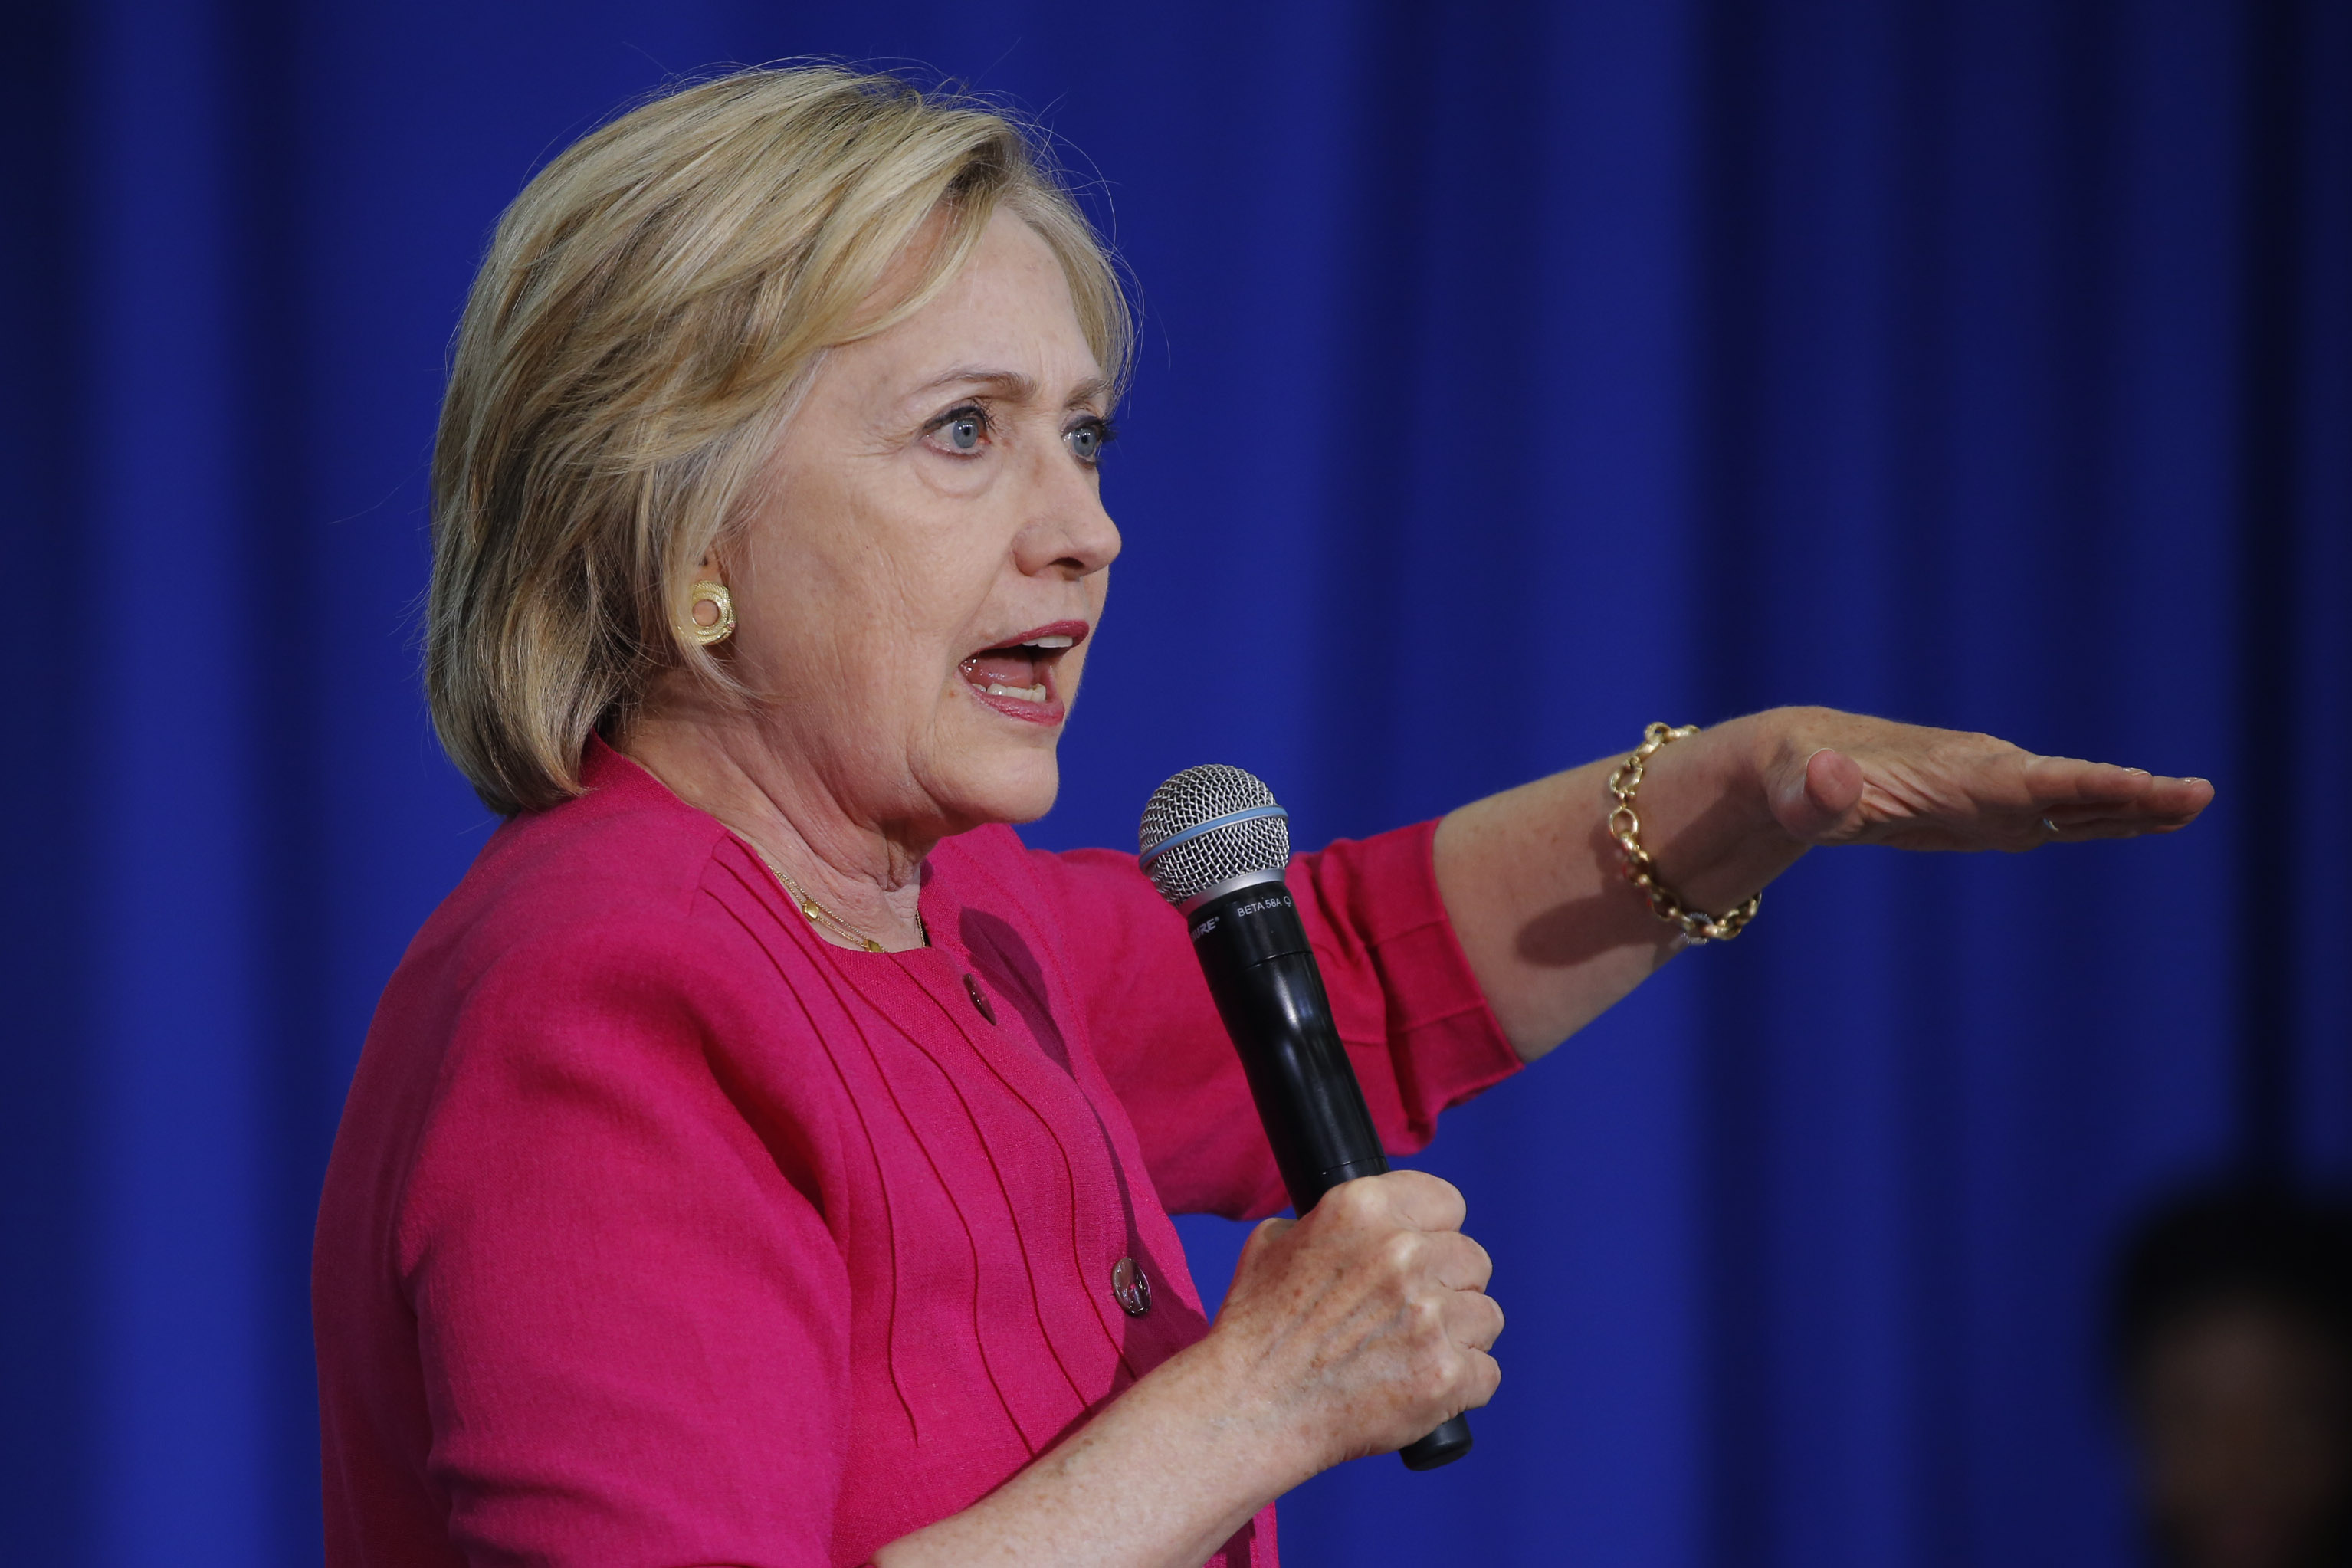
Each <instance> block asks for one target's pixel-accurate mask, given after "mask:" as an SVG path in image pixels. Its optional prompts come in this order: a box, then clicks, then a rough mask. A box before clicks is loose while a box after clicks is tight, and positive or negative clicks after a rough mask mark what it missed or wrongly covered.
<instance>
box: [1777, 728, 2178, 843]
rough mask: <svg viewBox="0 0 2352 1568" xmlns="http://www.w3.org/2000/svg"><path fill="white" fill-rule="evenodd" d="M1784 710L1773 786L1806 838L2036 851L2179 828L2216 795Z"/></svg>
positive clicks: (1949, 738)
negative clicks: (2058, 844) (2045, 823)
mask: <svg viewBox="0 0 2352 1568" xmlns="http://www.w3.org/2000/svg"><path fill="white" fill-rule="evenodd" d="M1781 717H1782V729H1781V733H1780V737H1779V741H1778V744H1777V745H1776V747H1775V749H1774V754H1773V755H1772V756H1771V757H1770V758H1769V760H1768V761H1767V763H1765V767H1764V782H1765V794H1766V798H1767V799H1768V800H1769V803H1770V805H1771V809H1772V815H1773V816H1774V818H1775V819H1776V820H1777V821H1778V822H1779V823H1780V826H1782V827H1783V828H1784V829H1786V830H1787V831H1788V832H1789V833H1790V835H1791V836H1792V837H1795V838H1796V839H1797V840H1798V841H1799V842H1800V843H1804V844H1885V845H1889V846H1892V847H1895V848H1898V849H2006V850H2021V849H2032V848H2035V847H2040V846H2042V845H2044V844H2048V843H2051V842H2053V838H2054V839H2056V840H2058V841H2073V840H2077V839H2085V838H2129V837H2137V836H2138V835H2141V834H2147V833H2171V832H2174V831H2176V830H2178V829H2179V828H2182V827H2186V826H2188V825H2189V823H2190V822H2191V821H2193V820H2195V818H2196V816H2197V814H2198V813H2199V812H2200V811H2202V810H2204V809H2205V806H2206V804H2207V803H2208V802H2209V801H2210V800H2211V799H2212V798H2213V786H2212V785H2211V784H2208V783H2206V782H2205V781H2204V780H2203V779H2194V778H2166V777H2163V776H2160V775H2158V774H2154V773H2147V772H2146V771H2145V770H2143V769H2139V768H2126V767H2119V766H2117V765H2116V764H2115V763H2091V762H2084V761H2083V760H2081V759H2080V758H2076V757H2045V756H2040V755H2037V754H2035V753H2034V752H2029V751H2026V750H2025V749H2024V748H2023V747H2021V746H2015V745H2011V743H2010V742H2007V741H2003V740H1999V739H1996V738H1995V737H1993V736H1991V735H1979V734H1974V733H1970V732H1968V731H1959V730H1935V729H1929V728H1927V727H1926V726H1924V725H1919V724H1899V723H1896V722H1895V721H1892V720H1886V719H1873V718H1869V717H1867V716H1865V715H1863V714H1858V713H1841V712H1837V711H1834V710H1830V709H1826V708H1808V709H1794V710H1783V712H1782V715H1781ZM2045 818H2047V819H2048V823H2049V826H2043V821H2044V819H2045ZM2052 827H2054V828H2055V829H2056V830H2057V831H2056V833H2055V834H2054V835H2053V833H2052V832H2051V828H2052Z"/></svg>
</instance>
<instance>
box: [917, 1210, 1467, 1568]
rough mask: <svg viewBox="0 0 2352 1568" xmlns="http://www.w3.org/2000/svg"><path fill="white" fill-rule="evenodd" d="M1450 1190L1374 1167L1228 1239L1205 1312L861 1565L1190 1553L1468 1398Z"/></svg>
mask: <svg viewBox="0 0 2352 1568" xmlns="http://www.w3.org/2000/svg"><path fill="white" fill-rule="evenodd" d="M1462 1215H1463V1205H1462V1194H1460V1193H1458V1192H1456V1191H1454V1188H1453V1187H1452V1186H1451V1185H1450V1184H1447V1183H1444V1182H1441V1181H1439V1180H1438V1179H1437V1178H1436V1177H1435V1176H1429V1175H1423V1174H1422V1173H1420V1172H1418V1171H1393V1172H1391V1173H1389V1174H1387V1175H1385V1176H1366V1177H1363V1178H1362V1179H1360V1180H1359V1181H1353V1182H1349V1183H1348V1184H1345V1185H1344V1186H1339V1187H1334V1188H1333V1189H1331V1191H1330V1192H1328V1193H1327V1194H1324V1196H1323V1201H1322V1202H1321V1203H1319V1204H1317V1205H1315V1207H1314V1208H1313V1209H1311V1210H1309V1211H1308V1213H1307V1217H1306V1218H1305V1219H1302V1220H1286V1219H1270V1220H1267V1221H1266V1222H1265V1224H1264V1225H1261V1226H1258V1227H1257V1232H1256V1234H1255V1235H1254V1236H1252V1237H1250V1239H1249V1245H1248V1246H1247V1247H1244V1248H1243V1249H1242V1261H1241V1268H1240V1269H1239V1270H1238V1271H1237V1272H1236V1273H1235V1274H1234V1285H1233V1289H1231V1290H1230V1291H1228V1292H1227V1293H1226V1296H1225V1305H1224V1309H1223V1310H1222V1311H1220V1312H1219V1313H1218V1314H1217V1324H1216V1327H1215V1328H1213V1329H1212V1330H1210V1331H1209V1336H1208V1338H1206V1339H1204V1340H1202V1342H1200V1343H1198V1344H1195V1345H1192V1346H1190V1347H1188V1348H1186V1349H1184V1350H1182V1351H1180V1352H1177V1353H1176V1354H1175V1355H1174V1356H1173V1357H1171V1358H1170V1359H1169V1360H1168V1361H1166V1362H1164V1363H1161V1364H1160V1366H1158V1367H1156V1368H1154V1369H1153V1370H1152V1371H1151V1372H1150V1373H1147V1374H1146V1375H1145V1376H1144V1378H1143V1380H1142V1381H1141V1382H1139V1383H1138V1384H1136V1385H1135V1386H1134V1387H1132V1388H1130V1389H1129V1390H1128V1391H1127V1392H1126V1393H1125V1394H1121V1395H1119V1396H1118V1398H1117V1399H1114V1400H1112V1401H1111V1402H1110V1403H1109V1404H1108V1405H1107V1406H1105V1407H1104V1409H1103V1410H1102V1411H1101V1412H1100V1413H1099V1414H1098V1415H1096V1417H1095V1418H1094V1419H1093V1420H1092V1421H1089V1422H1087V1424H1086V1425H1085V1426H1081V1427H1079V1428H1078V1429H1077V1430H1076V1432H1074V1433H1072V1434H1071V1435H1070V1436H1068V1437H1067V1438H1066V1439H1065V1440H1064V1441H1063V1442H1061V1443H1060V1444H1058V1445H1056V1446H1055V1447H1054V1448H1052V1449H1050V1450H1049V1451H1047V1452H1046V1453H1045V1454H1044V1455H1043V1456H1041V1457H1040V1458H1038V1459H1037V1461H1036V1462H1035V1463H1034V1464H1033V1465H1031V1466H1030V1467H1029V1468H1027V1469H1024V1470H1023V1471H1022V1472H1021V1473H1020V1474H1019V1475H1017V1476H1015V1477H1013V1479H1011V1480H1010V1481H1007V1482H1006V1483H1005V1484H1004V1485H1003V1486H1001V1487H999V1488H997V1489H996V1490H994V1491H992V1492H991V1493H990V1494H989V1495H988V1496H987V1497H985V1498H982V1500H980V1501H978V1502H976V1503H974V1504H973V1505H972V1506H971V1507H970V1508H968V1509H966V1510H963V1511H962V1512H961V1513H959V1514H955V1515H952V1516H950V1518H947V1519H943V1520H941V1521H939V1522H938V1523H937V1524H934V1525H931V1526H929V1527H928V1528H926V1529H923V1530H919V1531H916V1532H915V1533H914V1534H912V1535H908V1536H906V1537H903V1538H902V1539H900V1540H898V1541H895V1542H891V1543H890V1544H889V1545H888V1546H887V1547H885V1548H883V1549H882V1551H880V1552H877V1553H876V1554H875V1562H876V1563H877V1564H878V1565H879V1568H974V1565H975V1564H989V1565H993V1564H998V1563H1003V1564H1006V1565H1008V1568H1010V1565H1012V1564H1016V1563H1017V1564H1019V1565H1020V1568H1192V1565H1195V1564H1198V1563H1201V1562H1202V1560H1203V1559H1204V1558H1206V1557H1208V1556H1209V1555H1210V1554H1211V1553H1212V1552H1215V1551H1216V1550H1217V1548H1218V1546H1219V1545H1220V1544H1221V1543H1223V1542H1224V1541H1225V1540H1226V1539H1227V1538H1228V1537H1230V1536H1231V1535H1232V1534H1233V1533H1234V1531H1236V1530H1239V1529H1240V1528H1241V1527H1242V1525H1243V1524H1244V1523H1246V1522H1247V1521H1248V1520H1249V1518H1250V1516H1251V1515H1252V1514H1254V1513H1255V1512H1256V1511H1257V1510H1259V1509H1261V1508H1263V1507H1265V1504H1267V1503H1268V1502H1270V1501H1272V1500H1274V1499H1276V1498H1277V1497H1279V1496H1281V1495H1282V1494H1283V1493H1284V1492H1286V1491H1288V1490H1289V1489H1291V1488H1292V1487H1295V1486H1297V1484H1298V1483H1299V1482H1300V1481H1303V1480H1305V1479H1307V1477H1309V1476H1311V1475H1314V1474H1315V1473H1317V1472H1318V1471H1319V1470H1326V1469H1328V1468H1331V1467H1332V1466H1333V1465H1336V1464H1339V1462H1340V1461H1341V1460H1343V1459H1352V1458H1359V1457H1360V1456H1362V1455H1365V1454H1378V1453H1384V1452H1387V1451H1389V1450H1391V1449H1394V1448H1402V1447H1404V1446H1405V1445H1406V1444H1407V1443H1410V1442H1412V1441H1413V1440H1414V1439H1415V1438H1417V1437H1420V1436H1423V1434H1424V1433H1427V1432H1430V1431H1433V1430H1434V1429H1435V1428H1436V1427H1437V1426H1439V1425H1440V1424H1441V1423H1443V1422H1444V1421H1445V1420H1447V1419H1448V1418H1450V1417H1452V1416H1454V1415H1459V1414H1460V1413H1461V1412H1463V1411H1465V1410H1467V1409H1469V1408H1471V1407H1472V1406H1474V1405H1484V1404H1486V1401H1487V1400H1488V1399H1489V1398H1491V1397H1492V1396H1493V1394H1494V1392H1495V1384H1496V1383H1498V1382H1499V1381H1501V1378H1502V1373H1501V1369H1499V1368H1498V1367H1496V1364H1495V1358H1494V1357H1492V1356H1490V1355H1488V1354H1487V1353H1486V1348H1487V1347H1488V1346H1489V1345H1492V1344H1493V1343H1494V1342H1495V1336H1496V1335H1497V1334H1499V1333H1501V1332H1502V1331H1503V1312H1502V1309H1501V1308H1499V1307H1497V1306H1496V1305H1495V1303H1494V1302H1493V1301H1491V1300H1488V1299H1487V1297H1486V1277H1487V1275H1488V1273H1489V1272H1490V1270H1491V1268H1492V1265H1491V1264H1490V1263H1489V1262H1488V1261H1487V1258H1486V1248H1485V1247H1480V1246H1479V1245H1478V1244H1477V1243H1476V1242H1475V1241H1473V1240H1471V1239H1470V1238H1469V1237H1466V1236H1465V1235H1463V1234H1462Z"/></svg>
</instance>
